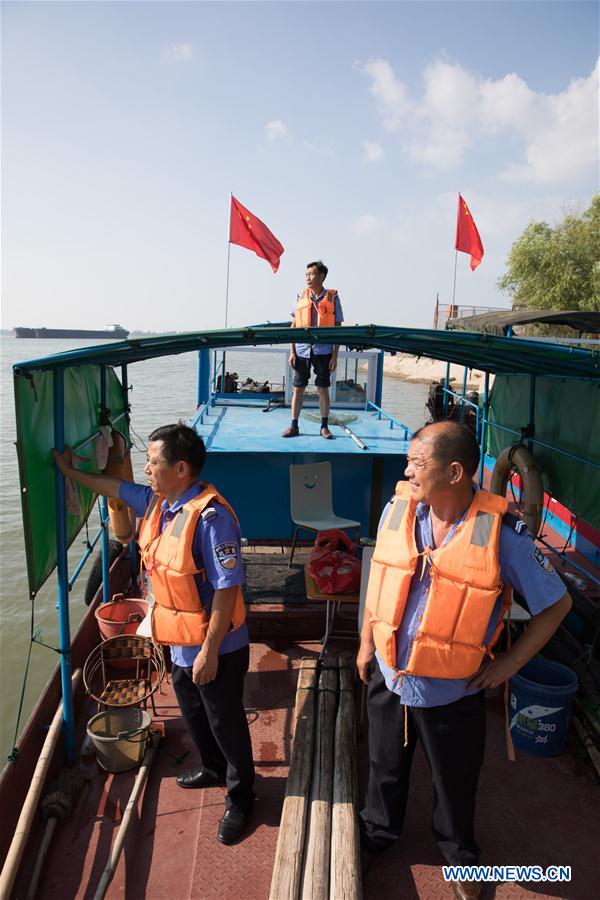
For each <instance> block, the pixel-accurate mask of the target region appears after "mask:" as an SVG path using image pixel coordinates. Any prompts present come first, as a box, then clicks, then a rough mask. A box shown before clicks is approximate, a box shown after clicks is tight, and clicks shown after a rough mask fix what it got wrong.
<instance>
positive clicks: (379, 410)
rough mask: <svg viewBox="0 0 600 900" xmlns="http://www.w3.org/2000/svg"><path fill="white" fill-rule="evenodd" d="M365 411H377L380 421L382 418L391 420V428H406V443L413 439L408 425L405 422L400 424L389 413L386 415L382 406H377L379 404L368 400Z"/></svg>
mask: <svg viewBox="0 0 600 900" xmlns="http://www.w3.org/2000/svg"><path fill="white" fill-rule="evenodd" d="M365 409H366V411H367V412H368V411H369V409H373V410H375V412H376V413H377V418H378V419H381V417H382V416H383V418H384V419H389V423H390V428H393V427H394V425H397V426H398V428H404V440H405V441H408V440H409V438H410V437H412V430H411V429H410V428H409V427H408V425H405V424H404V422H399V421H398V419H395V418H394V416H390V414H389V413H386V411H385V410H384V409H382V408H381V407H380V406H377V404H376V403H373V401H372V400H367V405H366V407H365Z"/></svg>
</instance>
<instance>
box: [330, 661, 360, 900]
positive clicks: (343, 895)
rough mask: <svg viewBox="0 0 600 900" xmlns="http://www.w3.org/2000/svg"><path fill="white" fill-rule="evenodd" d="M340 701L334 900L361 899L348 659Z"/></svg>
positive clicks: (333, 844) (342, 672) (333, 838)
mask: <svg viewBox="0 0 600 900" xmlns="http://www.w3.org/2000/svg"><path fill="white" fill-rule="evenodd" d="M339 666H340V702H339V706H338V713H337V719H336V723H335V759H334V768H333V810H332V813H331V886H330V891H329V895H330V897H332V898H334V900H360V898H361V897H362V882H361V874H360V853H359V849H358V848H359V838H358V818H357V809H356V800H357V771H356V737H355V736H356V731H355V718H354V692H353V690H352V675H351V672H350V669H349V662H348V660H344V658H343V657H340V658H339Z"/></svg>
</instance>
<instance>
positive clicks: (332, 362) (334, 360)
mask: <svg viewBox="0 0 600 900" xmlns="http://www.w3.org/2000/svg"><path fill="white" fill-rule="evenodd" d="M336 369H337V356H334V355H333V354H332V356H331V359H330V360H329V371H330V372H334V371H335V370H336Z"/></svg>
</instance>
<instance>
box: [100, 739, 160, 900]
mask: <svg viewBox="0 0 600 900" xmlns="http://www.w3.org/2000/svg"><path fill="white" fill-rule="evenodd" d="M159 740H160V732H155V733H154V734H153V735H152V737H151V743H150V746H149V747H148V749H147V750H146V753H145V754H144V759H143V761H142V765H141V766H140V770H139V772H138V774H137V778H136V779H135V781H134V783H133V788H132V790H131V794H130V795H129V800H128V801H127V806H126V807H125V812H124V813H123V818H122V820H121V824H120V825H119V830H118V831H117V836H116V838H115V842H114V844H113V847H112V850H111V851H110V857H109V859H108V862H107V864H106V868H105V869H104V872H103V873H102V876H101V878H100V882H99V884H98V887H97V889H96V893H95V894H94V900H102V898H103V897H104V895H105V893H106V889H107V888H108V886H109V884H110V882H111V880H112V877H113V875H114V873H115V869H116V868H117V863H118V862H119V857H120V856H121V851H122V849H123V844H124V843H125V838H126V836H127V829H128V828H129V825H130V824H131V820H132V817H133V810H134V807H135V805H136V803H137V801H138V798H139V796H140V794H141V793H142V788H143V787H144V785H145V784H146V780H147V778H148V775H149V773H150V766H151V765H152V760H153V758H154V753H155V751H156V748H157V747H158V742H159Z"/></svg>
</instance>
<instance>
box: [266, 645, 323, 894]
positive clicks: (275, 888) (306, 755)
mask: <svg viewBox="0 0 600 900" xmlns="http://www.w3.org/2000/svg"><path fill="white" fill-rule="evenodd" d="M316 683H317V663H316V660H314V659H303V660H302V662H301V663H300V672H299V675H298V685H297V688H296V706H295V709H294V725H293V742H292V752H291V759H290V768H289V772H288V777H287V784H286V789H285V799H284V801H283V810H282V813H281V822H280V825H279V837H278V839H277V849H276V851H275V863H274V866H273V876H272V878H271V892H270V894H269V897H270V900H296V898H297V897H298V895H299V893H300V879H301V874H302V850H303V847H304V830H305V827H306V817H307V810H308V793H309V790H310V775H311V768H312V753H313V742H314V732H315V689H316Z"/></svg>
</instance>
